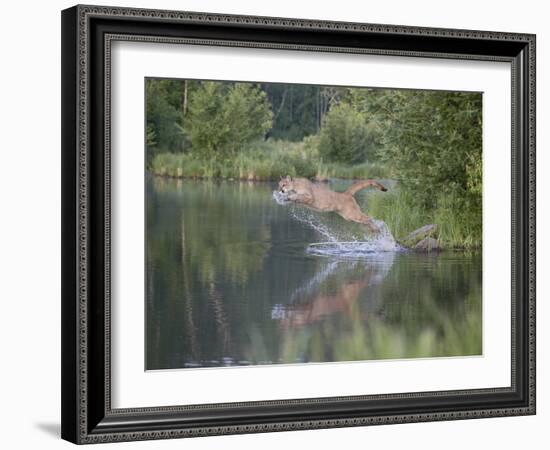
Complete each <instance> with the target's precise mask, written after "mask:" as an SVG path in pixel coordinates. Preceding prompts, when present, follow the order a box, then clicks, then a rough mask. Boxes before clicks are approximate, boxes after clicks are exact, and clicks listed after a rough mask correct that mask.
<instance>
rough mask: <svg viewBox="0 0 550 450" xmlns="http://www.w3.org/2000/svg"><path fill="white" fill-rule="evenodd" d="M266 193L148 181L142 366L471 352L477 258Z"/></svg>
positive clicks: (250, 185) (475, 341) (241, 186)
mask: <svg viewBox="0 0 550 450" xmlns="http://www.w3.org/2000/svg"><path fill="white" fill-rule="evenodd" d="M331 184H332V188H333V189H335V190H343V189H345V187H346V186H347V184H349V183H346V182H333V183H331ZM275 188H276V183H254V182H239V181H227V182H208V181H191V180H174V179H165V178H156V177H155V178H152V177H151V178H148V180H147V201H146V214H147V217H146V222H147V224H146V233H147V235H146V238H147V244H146V249H147V251H146V324H145V326H146V369H148V370H153V369H173V368H198V367H220V366H236V365H258V364H281V363H284V364H289V363H307V362H336V361H357V360H372V359H388V358H391V359H397V358H417V357H442V356H466V355H479V354H481V352H482V339H481V335H482V326H481V325H482V320H481V319H482V315H481V312H482V311H481V267H482V266H481V254H480V253H471V252H469V253H465V252H442V253H439V254H417V253H413V252H409V251H404V250H402V249H399V246H397V245H396V244H395V243H394V241H393V240H392V238H391V234H388V235H385V236H384V237H383V239H379V241H378V242H377V241H375V240H373V239H372V237H370V236H368V235H366V234H365V231H364V230H363V228H362V226H361V225H357V224H350V223H347V222H345V221H344V220H343V219H342V218H340V217H339V216H337V215H336V214H334V213H325V214H319V213H315V212H311V211H308V210H305V209H303V208H301V207H299V206H296V205H280V204H278V203H277V202H276V201H275V200H274V198H273V190H274V189H275ZM369 195H384V194H381V193H378V192H373V191H372V190H371V191H363V192H362V193H361V195H360V196H359V201H360V204H362V205H365V202H366V203H367V204H368V196H369ZM365 210H366V211H367V213H368V206H367V207H366V209H365ZM341 243H344V244H341ZM388 250H391V251H388Z"/></svg>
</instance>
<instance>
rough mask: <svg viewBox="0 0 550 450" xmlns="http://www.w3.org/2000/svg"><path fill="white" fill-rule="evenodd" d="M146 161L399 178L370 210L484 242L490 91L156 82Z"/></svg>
mask: <svg viewBox="0 0 550 450" xmlns="http://www.w3.org/2000/svg"><path fill="white" fill-rule="evenodd" d="M146 103H147V118H146V120H147V130H146V136H145V141H146V148H147V170H148V171H149V172H150V173H151V174H153V175H156V176H164V177H173V178H181V179H197V180H198V179H201V180H244V181H278V180H279V179H280V177H283V176H286V175H290V176H292V177H303V178H309V179H312V180H316V181H327V180H330V179H346V180H359V179H371V178H374V179H392V180H396V181H397V186H396V187H395V188H393V189H391V190H390V192H388V193H385V194H382V195H380V193H372V194H369V198H368V205H361V206H363V207H364V208H365V210H366V211H367V212H368V214H369V215H371V216H373V217H376V218H377V219H381V220H383V221H384V222H386V224H387V225H388V227H389V229H390V230H391V231H392V233H393V234H394V236H396V238H398V239H399V238H402V237H404V236H406V235H407V234H408V233H410V232H411V231H413V230H415V229H417V228H419V227H421V226H423V225H426V224H436V225H437V227H438V235H439V243H440V245H441V248H442V249H477V248H480V247H481V242H482V223H481V219H482V208H481V207H482V203H481V201H482V195H481V194H482V139H481V136H482V132H481V131H482V126H481V124H482V117H481V116H482V113H481V111H482V96H481V94H479V93H467V92H444V91H420V90H397V89H372V88H349V87H334V86H332V87H331V86H312V85H294V84H276V83H275V84H274V83H238V82H211V81H197V80H170V79H148V80H147V81H146Z"/></svg>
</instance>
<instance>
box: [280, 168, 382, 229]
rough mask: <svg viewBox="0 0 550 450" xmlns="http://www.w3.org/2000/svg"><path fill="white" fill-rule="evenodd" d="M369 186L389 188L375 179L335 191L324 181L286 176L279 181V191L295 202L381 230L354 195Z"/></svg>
mask: <svg viewBox="0 0 550 450" xmlns="http://www.w3.org/2000/svg"><path fill="white" fill-rule="evenodd" d="M368 186H374V187H376V188H378V189H380V190H381V191H387V189H386V188H385V187H384V186H382V185H381V184H380V183H378V182H377V181H374V180H365V181H358V182H357V183H354V184H352V185H351V186H350V187H349V188H347V189H346V190H345V191H344V192H335V191H332V190H330V189H329V187H328V186H326V185H325V184H323V183H312V182H311V181H309V180H308V179H306V178H291V177H290V176H288V175H287V176H286V177H285V178H283V179H281V181H280V182H279V192H281V193H283V194H285V195H286V198H287V199H288V200H289V201H291V202H294V203H298V204H300V205H304V206H306V207H308V208H311V209H314V210H315V211H321V212H330V211H334V212H335V213H337V214H339V215H340V216H342V217H343V218H344V219H346V220H350V221H353V222H358V223H362V224H365V225H367V226H368V227H369V229H370V230H371V231H373V232H378V231H380V230H379V229H378V227H377V226H376V225H375V224H374V222H373V220H372V218H370V217H369V216H367V215H366V214H363V213H362V212H361V209H360V208H359V205H358V204H357V202H356V201H355V198H354V197H353V196H354V195H355V194H356V193H357V192H358V191H360V190H361V189H364V188H366V187H368Z"/></svg>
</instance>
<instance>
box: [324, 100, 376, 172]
mask: <svg viewBox="0 0 550 450" xmlns="http://www.w3.org/2000/svg"><path fill="white" fill-rule="evenodd" d="M371 135H372V129H371V128H370V127H369V125H368V123H367V120H366V116H365V114H363V113H361V112H359V111H357V110H355V109H354V108H353V107H352V106H350V105H349V104H347V103H340V104H339V105H336V106H334V107H332V108H331V109H330V110H329V112H328V114H327V115H326V117H325V120H324V123H323V126H322V128H321V133H320V140H319V154H320V155H321V157H322V158H323V159H324V160H325V161H330V162H342V163H349V164H355V163H362V162H365V161H366V160H367V154H368V149H369V144H370V141H371Z"/></svg>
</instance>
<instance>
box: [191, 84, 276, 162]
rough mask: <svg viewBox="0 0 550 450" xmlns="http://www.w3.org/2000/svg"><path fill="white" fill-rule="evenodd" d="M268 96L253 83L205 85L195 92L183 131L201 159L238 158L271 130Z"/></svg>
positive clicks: (194, 151)
mask: <svg viewBox="0 0 550 450" xmlns="http://www.w3.org/2000/svg"><path fill="white" fill-rule="evenodd" d="M272 117H273V114H272V112H271V106H270V104H269V103H268V102H267V99H266V95H265V93H264V92H263V91H262V90H260V88H259V87H257V86H256V85H253V84H251V83H235V84H229V83H220V82H211V81H208V82H203V83H201V86H200V87H199V89H198V90H197V91H196V92H194V93H193V96H192V97H191V100H190V104H189V111H188V115H187V116H186V117H185V119H184V121H183V129H184V130H185V133H186V136H187V137H188V139H189V141H190V142H191V146H192V148H191V151H192V154H193V155H195V156H197V157H199V158H206V159H217V160H224V159H227V158H232V157H234V156H235V155H236V154H237V153H238V152H239V151H241V150H242V149H243V148H244V146H245V145H246V144H248V143H250V142H251V141H253V140H255V139H258V138H261V137H263V136H264V134H265V133H266V132H267V131H268V130H269V129H270V128H271V125H272Z"/></svg>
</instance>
